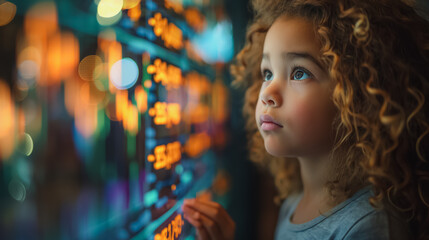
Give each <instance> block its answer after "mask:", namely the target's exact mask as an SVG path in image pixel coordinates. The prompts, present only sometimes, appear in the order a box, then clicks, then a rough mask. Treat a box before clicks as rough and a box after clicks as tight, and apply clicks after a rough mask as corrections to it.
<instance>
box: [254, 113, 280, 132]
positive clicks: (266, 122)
mask: <svg viewBox="0 0 429 240" xmlns="http://www.w3.org/2000/svg"><path fill="white" fill-rule="evenodd" d="M259 120H260V121H259V122H260V123H261V129H262V130H264V131H273V130H276V129H279V128H283V126H282V125H281V124H279V123H278V122H276V121H275V120H274V119H273V118H272V117H271V116H270V115H261V116H260V117H259Z"/></svg>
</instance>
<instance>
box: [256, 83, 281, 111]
mask: <svg viewBox="0 0 429 240" xmlns="http://www.w3.org/2000/svg"><path fill="white" fill-rule="evenodd" d="M279 87H280V86H277V83H275V82H271V83H270V84H269V85H268V86H267V87H265V88H264V89H263V90H262V93H261V101H262V104H263V105H264V106H269V107H280V105H281V104H282V96H281V93H280V89H279Z"/></svg>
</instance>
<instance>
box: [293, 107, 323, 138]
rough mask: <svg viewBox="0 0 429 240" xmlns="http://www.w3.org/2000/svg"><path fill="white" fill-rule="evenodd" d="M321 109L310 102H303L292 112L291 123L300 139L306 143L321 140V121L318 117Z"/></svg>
mask: <svg viewBox="0 0 429 240" xmlns="http://www.w3.org/2000/svg"><path fill="white" fill-rule="evenodd" d="M318 108H319V107H318V106H317V105H316V104H314V103H311V102H308V101H301V102H297V103H296V104H294V107H293V110H292V111H291V115H290V118H291V122H292V123H293V125H294V127H295V130H296V131H295V133H296V134H297V135H298V137H299V138H300V139H302V140H304V141H306V142H308V141H311V140H314V139H315V138H319V137H320V136H318V135H319V132H320V128H321V127H322V126H320V120H321V118H320V117H321V116H318V115H319V114H318V112H320V109H318Z"/></svg>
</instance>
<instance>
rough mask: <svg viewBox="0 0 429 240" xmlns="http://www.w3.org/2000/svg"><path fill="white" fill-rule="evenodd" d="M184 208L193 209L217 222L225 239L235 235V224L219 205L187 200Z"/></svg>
mask: <svg viewBox="0 0 429 240" xmlns="http://www.w3.org/2000/svg"><path fill="white" fill-rule="evenodd" d="M184 207H186V208H193V209H195V210H196V211H198V212H201V213H202V214H203V215H206V216H207V217H209V218H210V219H212V220H213V221H215V222H216V223H217V224H218V225H219V227H220V229H221V231H222V233H223V235H224V236H225V237H228V236H232V235H234V231H235V222H234V221H233V220H232V219H231V217H230V216H229V215H228V213H227V212H226V211H225V209H224V208H223V207H222V206H221V205H220V204H219V203H216V202H210V203H209V202H200V201H196V200H195V199H186V200H185V201H184Z"/></svg>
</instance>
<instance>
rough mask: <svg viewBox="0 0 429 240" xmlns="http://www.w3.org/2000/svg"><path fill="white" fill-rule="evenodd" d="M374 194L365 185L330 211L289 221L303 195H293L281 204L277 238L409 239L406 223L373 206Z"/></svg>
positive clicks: (396, 216) (394, 215) (392, 214)
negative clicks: (306, 218)
mask: <svg viewBox="0 0 429 240" xmlns="http://www.w3.org/2000/svg"><path fill="white" fill-rule="evenodd" d="M372 194H373V193H372V191H371V190H370V187H365V188H363V189H361V190H359V191H358V192H356V193H355V194H354V195H353V196H352V197H351V198H349V199H347V200H346V201H344V202H342V203H340V204H339V205H337V206H335V207H334V208H332V209H331V210H330V211H328V212H327V213H324V214H322V215H320V216H319V217H317V218H315V219H313V220H311V221H309V222H306V223H303V224H293V223H291V222H290V216H291V215H292V213H293V212H294V210H295V208H296V206H297V204H298V202H299V200H300V198H301V196H302V195H301V194H296V195H292V196H290V197H289V198H288V199H286V200H285V201H284V202H283V204H282V207H281V210H280V214H279V221H278V225H277V229H276V239H292V238H289V237H292V236H293V237H297V238H300V239H301V238H312V237H311V236H313V237H314V236H319V238H320V239H410V237H409V236H410V234H409V230H408V227H407V224H406V223H405V221H403V220H402V219H401V218H400V217H398V215H396V214H394V213H391V212H388V211H387V210H382V209H376V208H374V207H372V206H371V204H370V203H369V198H370V197H371V196H372ZM285 236H289V237H287V238H284V237H285Z"/></svg>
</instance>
